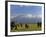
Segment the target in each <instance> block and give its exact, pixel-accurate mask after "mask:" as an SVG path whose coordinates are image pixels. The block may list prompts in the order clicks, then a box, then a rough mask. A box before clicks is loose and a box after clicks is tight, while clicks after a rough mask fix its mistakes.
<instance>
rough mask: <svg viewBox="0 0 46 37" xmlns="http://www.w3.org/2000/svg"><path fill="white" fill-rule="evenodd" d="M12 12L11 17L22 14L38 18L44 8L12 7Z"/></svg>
mask: <svg viewBox="0 0 46 37" xmlns="http://www.w3.org/2000/svg"><path fill="white" fill-rule="evenodd" d="M10 12H11V16H16V15H20V14H21V15H22V14H23V15H26V14H32V15H36V16H37V15H41V14H42V8H41V6H24V5H10Z"/></svg>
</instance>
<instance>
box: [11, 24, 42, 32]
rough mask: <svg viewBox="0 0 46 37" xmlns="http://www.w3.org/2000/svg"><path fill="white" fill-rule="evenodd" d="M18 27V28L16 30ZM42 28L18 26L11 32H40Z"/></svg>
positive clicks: (33, 25)
mask: <svg viewBox="0 0 46 37" xmlns="http://www.w3.org/2000/svg"><path fill="white" fill-rule="evenodd" d="M16 27H17V28H16ZM41 28H42V27H38V25H37V24H27V25H25V24H22V26H21V25H20V24H17V25H16V26H14V27H12V29H11V32H22V31H40V30H41Z"/></svg>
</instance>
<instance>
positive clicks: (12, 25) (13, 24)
mask: <svg viewBox="0 0 46 37" xmlns="http://www.w3.org/2000/svg"><path fill="white" fill-rule="evenodd" d="M14 26H15V23H14V22H13V21H12V22H11V29H13V28H14Z"/></svg>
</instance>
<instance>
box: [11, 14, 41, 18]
mask: <svg viewBox="0 0 46 37" xmlns="http://www.w3.org/2000/svg"><path fill="white" fill-rule="evenodd" d="M14 17H15V18H17V17H21V18H22V17H25V18H27V17H28V18H42V15H32V14H25V15H24V14H19V15H16V16H11V18H14Z"/></svg>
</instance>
